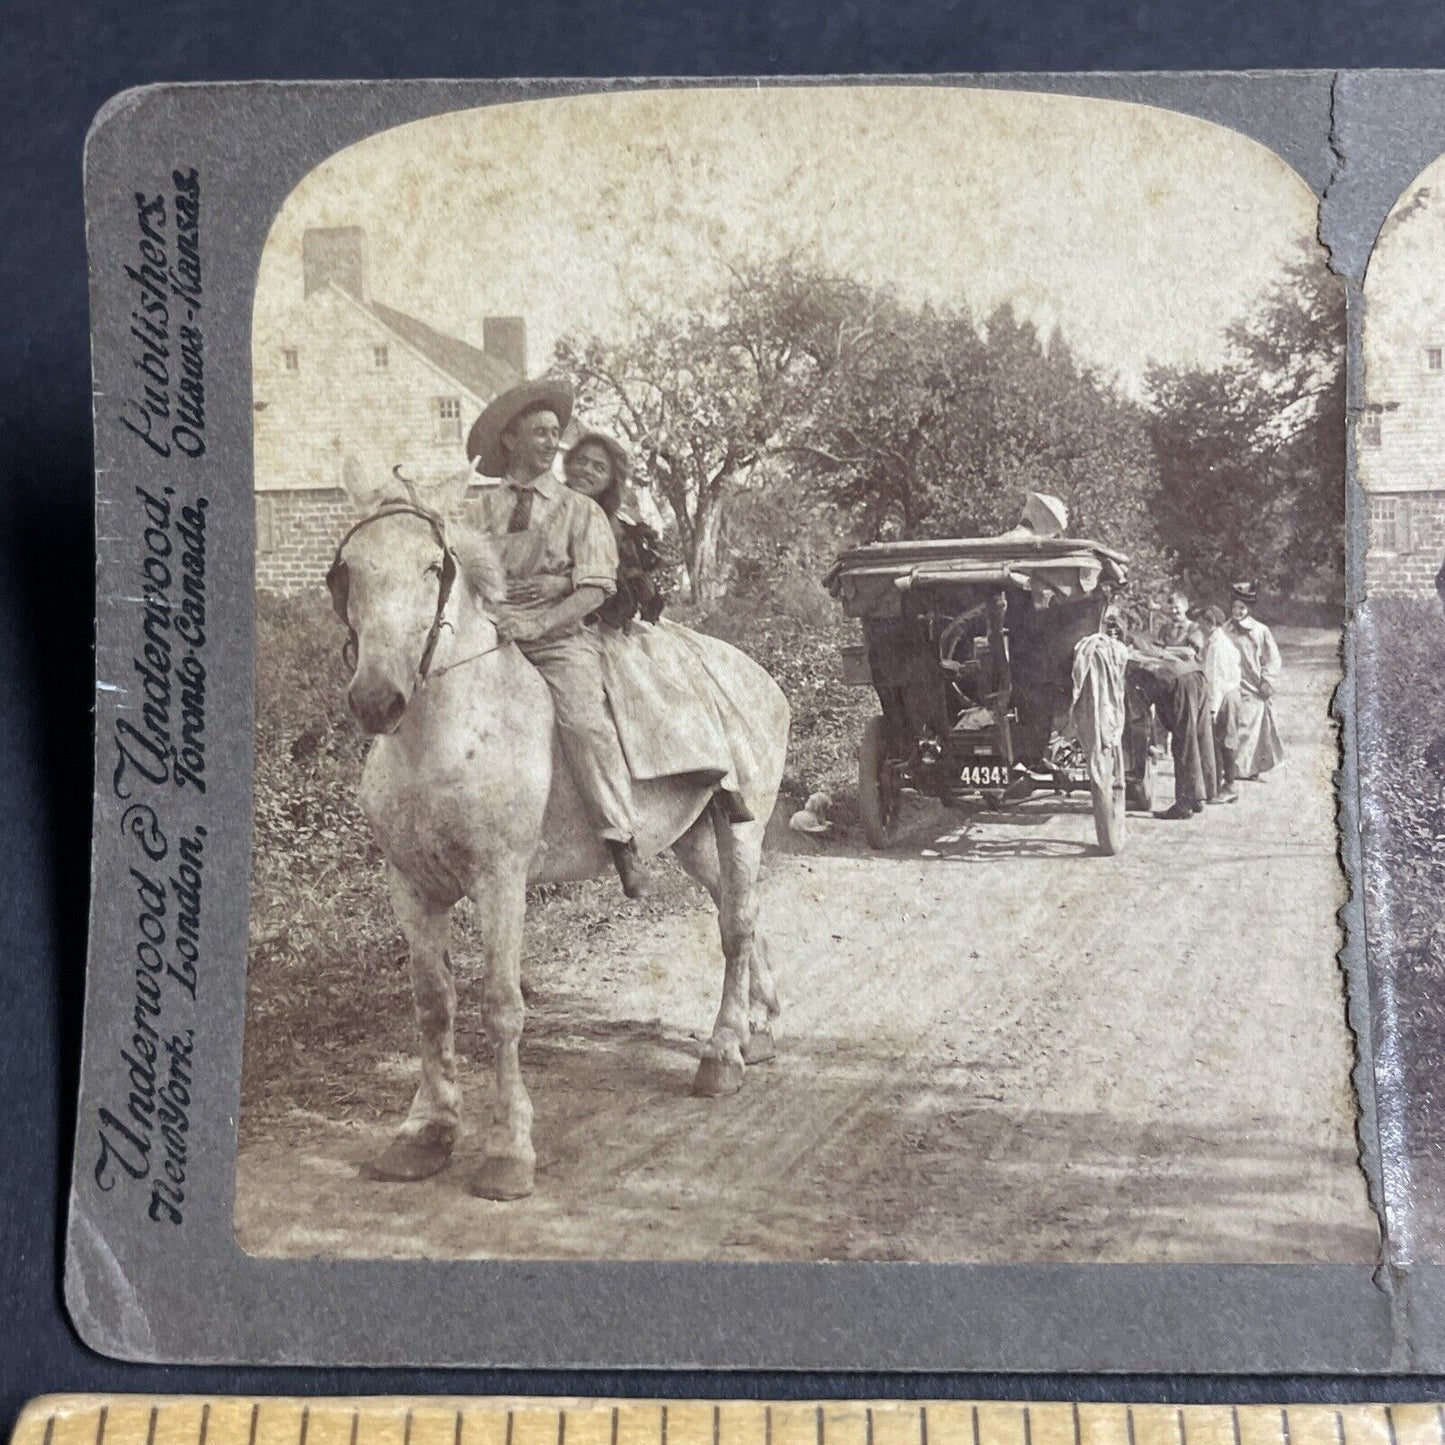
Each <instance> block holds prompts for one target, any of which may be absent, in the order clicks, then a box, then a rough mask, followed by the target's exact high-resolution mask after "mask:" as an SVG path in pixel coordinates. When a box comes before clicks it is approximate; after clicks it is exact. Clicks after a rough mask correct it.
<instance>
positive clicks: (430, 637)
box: [326, 498, 494, 692]
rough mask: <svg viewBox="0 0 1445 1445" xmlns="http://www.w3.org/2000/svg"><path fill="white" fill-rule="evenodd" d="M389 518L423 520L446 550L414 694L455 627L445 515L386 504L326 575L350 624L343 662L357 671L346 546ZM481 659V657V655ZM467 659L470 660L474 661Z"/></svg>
mask: <svg viewBox="0 0 1445 1445" xmlns="http://www.w3.org/2000/svg"><path fill="white" fill-rule="evenodd" d="M388 517H420V518H421V519H422V521H423V522H425V523H426V524H427V526H429V527H430V528H431V531H432V536H433V537H435V538H436V543H437V546H438V547H440V548H441V549H442V570H441V586H440V588H439V589H438V591H437V610H436V616H435V617H433V618H432V623H431V627H430V628H428V629H427V635H426V642H425V644H424V645H423V647H422V650H421V661H420V662H419V663H418V664H417V670H416V681H415V682H414V683H413V684H412V691H413V692H415V691H416V689H417V688H418V687H420V686H421V684H422V683H424V682H425V681H426V679H427V676H428V674H429V673H430V672H431V664H432V655H433V654H434V653H435V652H436V649H437V642H438V641H439V640H440V638H441V634H442V628H443V627H450V626H451V624H450V623H449V622H447V621H446V610H447V604H448V603H449V602H450V601H451V596H452V588H453V587H454V586H455V585H456V580H457V555H456V553H455V552H453V551H452V548H451V543H450V542H448V541H447V524H446V522H445V520H444V519H443V518H442V517H441V515H440V514H439V513H437V512H433V511H429V510H428V509H427V508H426V507H421V506H418V505H417V504H416V503H415V502H411V501H405V500H403V499H401V498H396V499H394V500H391V501H386V502H383V503H382V504H381V505H380V506H379V507H378V508H377V509H376V511H374V512H372V513H371V514H370V515H369V516H365V517H363V518H362V519H361V520H360V521H359V522H357V523H356V524H355V526H353V527H352V528H351V529H350V530H349V531H348V532H347V533H346V535H345V536H344V537H343V538H342V539H341V540H340V541H339V542H338V543H337V544H336V555H335V556H334V557H333V558H332V559H331V567H330V568H329V570H328V571H327V573H326V590H327V591H328V592H329V593H330V594H331V605H332V606H333V607H334V608H335V609H336V614H337V616H338V617H340V618H341V620H342V621H343V622H344V623H345V624H346V632H347V638H346V642H345V643H344V644H343V646H342V649H341V657H342V661H344V662H345V663H346V666H347V668H348V669H349V670H351V671H355V668H356V657H357V647H358V642H357V637H356V629H355V628H354V627H352V625H351V618H350V616H349V615H348V604H349V602H350V593H351V581H350V577H349V575H348V573H347V567H346V559H345V558H344V557H343V556H342V553H343V552H344V551H345V550H346V544H347V543H348V542H349V541H350V540H351V539H352V538H353V537H354V536H355V535H356V534H357V533H358V532H360V531H361V530H362V529H363V528H365V527H369V526H371V524H372V523H373V522H381V521H384V520H385V519H386V518H388ZM489 650H494V649H489ZM478 656H481V654H480V653H479V654H478ZM464 660H465V661H470V660H471V659H470V658H467V659H464ZM451 666H452V667H455V666H457V664H456V663H453V664H452V665H451ZM450 670H451V669H450V667H443V668H438V669H437V676H440V675H441V674H442V673H443V672H449V671H450Z"/></svg>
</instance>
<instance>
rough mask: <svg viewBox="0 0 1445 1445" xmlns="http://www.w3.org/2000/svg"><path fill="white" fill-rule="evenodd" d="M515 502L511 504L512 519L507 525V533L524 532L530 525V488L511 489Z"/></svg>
mask: <svg viewBox="0 0 1445 1445" xmlns="http://www.w3.org/2000/svg"><path fill="white" fill-rule="evenodd" d="M512 490H513V491H514V492H515V493H516V495H517V500H516V501H515V502H514V503H513V504H512V519H511V521H509V522H508V523H507V530H508V531H509V532H525V531H526V530H527V528H528V527H530V526H531V525H532V489H531V487H513V488H512Z"/></svg>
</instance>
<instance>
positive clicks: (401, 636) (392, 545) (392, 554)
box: [326, 499, 456, 733]
mask: <svg viewBox="0 0 1445 1445" xmlns="http://www.w3.org/2000/svg"><path fill="white" fill-rule="evenodd" d="M455 579H456V558H455V555H454V554H453V553H452V551H451V550H450V548H449V547H448V545H447V540H446V529H445V525H444V524H443V522H442V520H441V518H440V517H438V516H436V514H434V513H431V512H427V511H425V510H424V509H422V508H420V507H418V506H417V505H416V504H415V503H414V502H411V501H409V500H401V499H397V500H395V501H391V502H385V503H383V504H382V505H381V506H380V507H379V508H378V509H377V510H376V511H375V512H373V513H372V514H371V515H370V516H369V517H366V518H364V519H363V520H362V521H361V522H359V523H358V524H357V526H356V527H354V528H353V529H352V530H351V532H349V533H348V534H347V536H346V537H345V538H344V540H343V541H342V543H341V545H340V546H339V547H338V548H337V549H336V560H335V561H334V562H333V563H332V566H331V570H330V572H329V573H327V577H326V585H327V588H328V590H329V591H330V593H331V602H332V605H333V606H334V607H335V608H336V612H337V615H338V616H339V617H340V618H341V620H342V621H343V622H345V623H346V625H347V627H348V628H349V629H350V633H351V638H352V643H351V647H352V649H353V655H354V658H355V671H354V673H353V675H352V678H351V686H350V687H349V688H348V689H347V701H348V703H349V704H350V706H351V711H352V712H353V714H355V716H356V720H357V722H359V723H360V724H361V726H362V727H363V728H364V729H365V730H366V731H367V732H369V733H391V732H395V731H396V728H397V726H398V724H399V723H400V722H401V719H402V714H403V713H405V711H406V706H407V703H408V702H409V701H410V700H411V695H412V693H413V692H414V691H415V690H416V685H417V683H418V682H419V681H420V680H421V679H422V678H423V677H424V676H425V675H426V671H427V668H428V666H429V664H430V662H431V654H432V652H433V650H434V649H435V647H436V642H437V638H438V635H439V634H440V630H441V626H442V618H443V614H444V613H445V611H446V606H447V602H448V600H449V597H450V593H451V589H452V587H453V586H454V585H455Z"/></svg>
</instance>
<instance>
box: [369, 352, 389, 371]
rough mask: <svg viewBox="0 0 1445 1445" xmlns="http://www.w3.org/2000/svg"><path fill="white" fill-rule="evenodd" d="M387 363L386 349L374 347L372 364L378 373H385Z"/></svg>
mask: <svg viewBox="0 0 1445 1445" xmlns="http://www.w3.org/2000/svg"><path fill="white" fill-rule="evenodd" d="M386 363H387V355H386V347H384V346H373V347H372V348H371V364H372V365H373V366H374V367H375V368H376V369H377V370H378V371H385V370H386Z"/></svg>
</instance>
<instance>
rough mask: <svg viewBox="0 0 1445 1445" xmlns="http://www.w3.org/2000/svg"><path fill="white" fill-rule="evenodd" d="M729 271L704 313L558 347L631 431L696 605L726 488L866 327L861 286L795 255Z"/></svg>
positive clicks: (561, 357) (563, 360)
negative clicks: (671, 526)
mask: <svg viewBox="0 0 1445 1445" xmlns="http://www.w3.org/2000/svg"><path fill="white" fill-rule="evenodd" d="M730 278H731V279H730V282H729V284H728V286H727V288H726V289H725V291H724V293H723V295H722V296H721V297H720V298H719V301H718V304H717V305H716V306H715V307H714V308H712V309H711V310H710V311H699V312H694V313H692V314H690V315H688V316H685V317H681V318H654V319H652V320H650V321H648V322H647V323H646V324H645V325H644V326H643V327H642V328H641V329H640V330H639V332H638V334H637V335H636V336H635V337H633V338H632V339H631V340H630V341H627V342H623V343H607V342H604V341H602V340H601V339H600V338H597V337H564V338H563V339H562V340H561V341H560V342H559V343H558V347H557V353H556V365H557V368H558V369H559V370H560V371H561V372H563V373H564V374H565V375H567V376H568V377H570V378H571V380H572V381H573V383H574V385H575V386H576V388H577V395H578V402H579V405H580V407H581V409H582V410H584V411H586V412H588V413H589V414H591V415H594V416H599V417H603V418H606V419H608V420H609V421H610V422H611V424H612V425H614V426H615V427H617V428H618V429H619V430H620V431H621V432H622V433H623V434H624V435H625V436H626V437H627V438H628V440H629V441H630V442H631V444H632V446H633V448H634V449H635V451H636V453H637V456H638V461H639V468H640V475H641V477H642V479H643V480H644V481H646V482H648V483H650V484H651V485H653V486H654V487H655V488H656V490H657V492H658V493H659V495H660V497H661V498H662V500H663V501H664V502H665V503H666V505H667V507H668V509H669V510H670V511H671V513H672V516H673V518H674V519H675V522H676V525H677V532H678V541H679V544H680V549H681V551H682V555H683V559H684V564H685V566H686V569H687V573H688V579H689V584H690V589H691V593H692V598H693V600H694V601H697V602H703V601H707V600H710V599H711V598H712V597H713V596H715V595H716V593H717V591H718V588H719V586H720V585H721V581H722V568H721V565H720V558H719V542H720V538H721V535H722V527H723V522H724V517H725V513H726V508H727V502H728V499H729V496H730V495H731V493H732V492H734V491H735V490H736V489H738V488H739V487H742V486H746V485H748V484H749V482H750V481H751V479H752V478H753V476H754V474H755V471H756V469H757V468H758V467H759V465H760V464H763V463H765V462H766V461H767V460H768V458H769V457H770V456H771V455H773V453H774V451H775V448H776V446H777V444H778V440H779V437H780V436H781V435H782V434H783V433H784V432H785V431H787V430H788V428H789V427H790V426H791V425H792V423H793V421H794V419H795V418H796V417H797V416H798V415H799V414H800V413H801V412H805V411H806V410H807V408H808V407H809V406H810V405H811V404H812V397H813V395H814V393H815V392H816V391H817V389H818V387H819V385H820V384H821V382H822V381H823V380H824V379H826V378H827V377H828V376H829V375H830V374H831V373H833V372H834V371H836V370H838V369H839V368H840V367H843V366H845V365H846V364H847V361H848V359H849V358H850V357H851V356H852V354H853V352H854V351H855V350H856V349H857V348H858V347H859V346H860V345H862V344H864V343H865V341H866V337H867V335H868V334H869V332H870V329H871V326H872V322H871V310H870V305H869V301H870V298H869V295H868V293H867V292H866V291H865V290H864V288H862V287H859V286H857V285H856V284H854V283H852V282H848V281H844V280H837V279H833V278H828V277H824V276H821V275H818V274H816V273H813V272H809V271H807V270H805V269H804V268H802V267H800V266H798V265H797V264H796V263H795V262H793V261H792V260H788V259H785V260H782V261H778V262H773V263H770V264H768V265H766V266H752V267H734V268H732V270H731V271H730Z"/></svg>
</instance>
